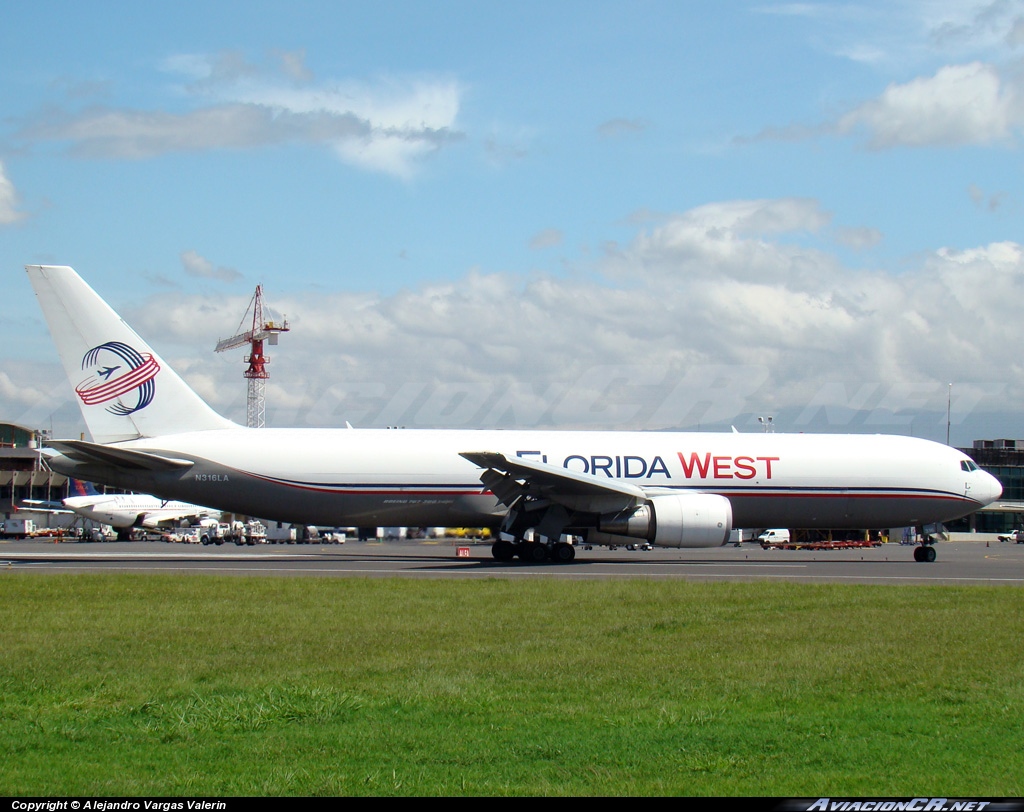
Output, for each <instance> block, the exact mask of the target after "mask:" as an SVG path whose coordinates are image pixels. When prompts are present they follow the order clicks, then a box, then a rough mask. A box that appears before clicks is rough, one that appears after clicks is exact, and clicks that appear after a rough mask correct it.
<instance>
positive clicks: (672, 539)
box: [597, 493, 732, 547]
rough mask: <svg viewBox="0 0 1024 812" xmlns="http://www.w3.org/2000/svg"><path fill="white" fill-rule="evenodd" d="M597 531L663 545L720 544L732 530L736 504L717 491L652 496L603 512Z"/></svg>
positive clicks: (701, 545) (693, 545)
mask: <svg viewBox="0 0 1024 812" xmlns="http://www.w3.org/2000/svg"><path fill="white" fill-rule="evenodd" d="M597 531H598V532H599V533H609V534H611V535H614V536H627V537H629V538H639V539H646V540H647V541H649V542H651V544H655V545H657V546H659V547H720V546H721V545H723V544H725V543H726V542H727V541H728V540H729V533H730V532H731V531H732V504H731V503H730V502H729V500H728V499H726V498H725V497H724V496H718V495H717V494H713V493H686V494H666V495H664V496H652V497H651V498H650V499H649V500H648V501H647V503H646V504H643V505H640V507H638V508H634V509H633V510H632V511H622V512H621V513H614V514H606V515H604V516H602V517H601V518H600V519H599V520H598V523H597Z"/></svg>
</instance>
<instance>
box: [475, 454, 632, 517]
mask: <svg viewBox="0 0 1024 812" xmlns="http://www.w3.org/2000/svg"><path fill="white" fill-rule="evenodd" d="M460 456H461V457H464V458H465V459H467V460H469V461H470V462H471V463H473V464H474V465H476V466H479V467H480V468H483V469H484V472H483V473H482V474H481V475H480V481H481V482H482V483H483V484H484V485H485V486H486V487H487V488H488V489H489V490H490V491H491V492H492V493H493V494H494V495H495V496H496V497H497V498H498V500H499V501H500V502H501V503H502V504H504V505H506V506H508V507H511V506H512V503H513V502H515V501H516V500H517V499H518V498H519V497H522V496H531V497H534V498H535V499H542V500H548V501H550V502H552V503H555V504H559V505H562V506H564V507H566V508H568V509H569V510H576V511H583V512H586V513H615V512H617V511H620V510H624V509H626V508H630V507H635V506H636V505H639V504H642V503H643V502H644V500H645V499H647V496H648V494H647V492H646V491H644V489H643V488H641V487H639V486H637V485H632V484H630V483H628V482H621V481H619V480H615V479H601V478H599V477H596V476H593V475H591V474H581V473H579V472H576V471H569V470H567V469H565V468H559V467H557V466H554V465H549V464H548V463H544V462H537V461H536V460H530V459H524V458H522V457H516V458H514V459H511V460H510V459H508V458H507V457H506V456H505V455H504V454H501V453H498V452H496V451H464V452H461V453H460Z"/></svg>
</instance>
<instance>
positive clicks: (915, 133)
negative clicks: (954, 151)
mask: <svg viewBox="0 0 1024 812" xmlns="http://www.w3.org/2000/svg"><path fill="white" fill-rule="evenodd" d="M1020 123H1021V116H1020V109H1019V106H1018V102H1017V99H1016V94H1015V92H1014V89H1013V88H1012V87H1010V86H1009V85H1007V84H1006V83H1004V82H1002V81H1001V79H1000V76H999V74H998V72H997V71H996V69H995V68H993V67H992V66H991V65H985V64H982V63H980V62H972V63H970V64H967V65H951V66H947V67H944V68H941V69H940V70H939V71H938V72H937V73H936V74H935V75H934V76H932V77H927V78H918V79H914V80H913V81H910V82H907V83H905V84H892V85H889V87H887V88H886V89H885V92H883V93H882V95H881V96H880V97H879V98H877V99H874V100H872V101H869V102H866V103H865V104H862V105H860V106H859V107H857V108H856V109H854V110H852V111H851V112H849V113H847V114H846V115H845V116H843V117H842V118H840V119H839V121H838V123H837V130H838V131H839V132H841V133H849V132H851V131H854V130H859V129H863V130H865V131H866V132H867V134H868V145H869V146H870V147H871V148H873V149H886V148H889V147H896V146H914V147H916V146H932V145H934V146H962V145H964V144H988V143H991V142H993V141H1000V140H1004V139H1007V138H1009V137H1010V135H1011V134H1012V132H1013V130H1014V129H1015V128H1017V127H1019V125H1020Z"/></svg>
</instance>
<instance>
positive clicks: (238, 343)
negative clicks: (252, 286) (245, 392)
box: [214, 285, 288, 429]
mask: <svg viewBox="0 0 1024 812" xmlns="http://www.w3.org/2000/svg"><path fill="white" fill-rule="evenodd" d="M250 311H252V329H250V330H246V331H245V332H239V333H238V334H237V335H234V336H232V337H231V338H225V339H222V340H221V341H218V342H217V347H216V349H215V350H214V352H224V351H225V350H233V349H235V348H237V347H244V346H245V345H246V344H248V345H249V355H247V356H246V358H245V362H246V363H247V364H248V365H249V368H248V369H246V370H245V372H243V373H242V376H243V377H245V378H246V379H247V380H248V381H249V396H248V400H247V403H246V414H245V424H246V425H247V426H248V427H249V428H251V429H261V428H263V426H264V425H265V423H266V419H267V405H266V399H267V379H268V378H269V377H270V373H269V372H267V363H268V362H269V359H268V358H267V357H266V356H265V355H264V354H263V342H264V341H268V342H269V343H270V344H271V346H277V337H278V335H279V334H280V333H287V332H288V320H287V319H283V320H282V321H281V322H280V323H277V322H275V321H273V320H271V321H265V320H264V318H263V286H262V285H257V286H256V292H255V293H254V294H253V297H252V301H250V302H249V307H248V309H247V310H246V311H245V315H244V316H242V321H241V322H240V323H239V325H238V329H239V330H241V329H242V327H243V325H245V324H247V323H248V317H249V312H250Z"/></svg>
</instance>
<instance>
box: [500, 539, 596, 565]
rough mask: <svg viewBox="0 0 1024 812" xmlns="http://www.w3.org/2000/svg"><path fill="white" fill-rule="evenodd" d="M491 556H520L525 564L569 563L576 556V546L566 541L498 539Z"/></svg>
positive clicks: (509, 557) (510, 558)
mask: <svg viewBox="0 0 1024 812" xmlns="http://www.w3.org/2000/svg"><path fill="white" fill-rule="evenodd" d="M491 556H493V558H494V560H495V561H511V560H512V559H514V558H518V559H519V560H520V561H522V562H523V563H525V564H546V563H549V562H551V563H555V564H568V563H569V562H571V561H573V560H574V559H575V558H576V548H575V547H573V546H572V545H571V544H568V543H566V542H564V541H556V542H554V543H551V542H543V541H523V540H521V539H520V540H518V541H508V540H506V539H498V540H497V541H496V542H494V544H492V545H491Z"/></svg>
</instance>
